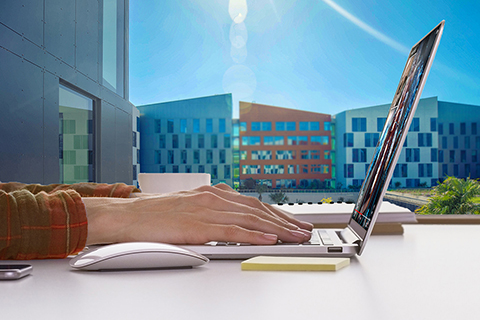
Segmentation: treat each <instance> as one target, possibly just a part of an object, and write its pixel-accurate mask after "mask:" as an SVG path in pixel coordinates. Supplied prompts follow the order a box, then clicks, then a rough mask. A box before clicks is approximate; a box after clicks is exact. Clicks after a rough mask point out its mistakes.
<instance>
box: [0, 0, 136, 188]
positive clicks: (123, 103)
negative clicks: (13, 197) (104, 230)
mask: <svg viewBox="0 0 480 320" xmlns="http://www.w3.org/2000/svg"><path fill="white" fill-rule="evenodd" d="M128 8H129V2H128V0H104V1H97V0H86V1H22V2H18V1H2V2H1V4H0V74H1V75H2V76H1V77H0V110H1V116H0V135H1V136H2V139H1V140H0V150H2V156H1V157H0V180H2V181H21V182H26V183H43V184H48V183H59V182H65V183H70V182H79V181H95V182H106V183H112V182H125V183H129V184H130V183H132V181H133V159H132V132H133V128H132V123H133V118H132V112H133V110H134V109H133V108H134V106H133V105H132V104H131V103H130V102H129V95H128V12H129V10H128Z"/></svg>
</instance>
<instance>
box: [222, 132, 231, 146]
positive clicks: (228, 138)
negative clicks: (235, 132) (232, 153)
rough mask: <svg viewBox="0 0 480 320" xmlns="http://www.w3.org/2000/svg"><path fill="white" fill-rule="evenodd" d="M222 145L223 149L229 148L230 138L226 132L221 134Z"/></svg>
mask: <svg viewBox="0 0 480 320" xmlns="http://www.w3.org/2000/svg"><path fill="white" fill-rule="evenodd" d="M223 147H224V148H225V149H228V148H231V139H230V134H228V133H226V134H224V135H223Z"/></svg>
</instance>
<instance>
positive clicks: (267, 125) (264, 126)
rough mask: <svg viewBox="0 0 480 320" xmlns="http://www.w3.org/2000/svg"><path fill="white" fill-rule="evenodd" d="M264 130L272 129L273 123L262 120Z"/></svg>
mask: <svg viewBox="0 0 480 320" xmlns="http://www.w3.org/2000/svg"><path fill="white" fill-rule="evenodd" d="M262 131H272V123H271V122H262Z"/></svg>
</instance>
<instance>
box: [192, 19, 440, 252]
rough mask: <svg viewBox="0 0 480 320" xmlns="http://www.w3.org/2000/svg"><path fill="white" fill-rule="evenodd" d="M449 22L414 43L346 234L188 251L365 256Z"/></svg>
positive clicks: (327, 232)
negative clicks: (306, 240)
mask: <svg viewBox="0 0 480 320" xmlns="http://www.w3.org/2000/svg"><path fill="white" fill-rule="evenodd" d="M444 24H445V21H442V22H440V24H439V25H437V26H436V27H435V28H434V29H433V30H432V31H430V32H429V33H428V34H427V35H426V36H425V37H423V38H422V39H421V40H420V41H419V42H418V43H417V44H415V45H414V46H413V48H412V50H411V51H410V54H409V56H408V59H407V64H406V66H405V69H404V70H403V73H402V76H401V78H400V83H399V85H398V88H397V91H396V92H395V95H394V98H393V102H392V104H391V107H390V110H389V112H388V116H387V120H386V121H385V125H384V128H383V131H382V133H381V134H380V138H379V142H378V144H377V147H376V148H375V151H374V155H373V158H372V161H371V163H370V166H369V168H368V170H367V173H366V177H365V180H364V182H363V184H362V186H361V188H360V191H359V196H358V199H357V202H356V204H355V205H354V207H353V212H352V214H351V216H350V219H349V222H348V225H347V227H346V228H344V229H314V230H313V232H312V239H311V240H310V241H309V242H307V243H302V244H292V243H278V244H276V245H249V244H240V243H219V242H209V243H207V244H205V245H188V246H184V247H186V248H188V249H191V250H193V251H195V252H198V253H200V254H203V255H205V256H207V257H208V258H210V259H246V258H251V257H254V256H260V255H267V256H311V257H351V256H354V255H361V254H362V252H363V250H364V249H365V245H366V243H367V240H368V238H369V236H370V234H371V233H372V229H373V226H374V224H375V221H376V220H377V216H378V213H379V209H380V205H381V202H382V199H383V196H384V195H385V192H386V191H387V188H388V185H389V183H390V180H391V177H392V174H393V171H394V169H395V165H396V163H397V160H398V157H399V155H400V151H401V149H402V146H403V143H404V141H405V138H406V136H407V133H408V128H409V127H410V123H411V122H412V119H413V115H414V113H415V110H416V108H417V104H418V101H419V100H420V96H421V93H422V90H423V87H424V85H425V81H426V80H427V76H428V72H429V71H430V67H431V65H432V62H433V59H434V57H435V53H436V51H437V48H438V44H439V42H440V38H441V36H442V33H443V27H444Z"/></svg>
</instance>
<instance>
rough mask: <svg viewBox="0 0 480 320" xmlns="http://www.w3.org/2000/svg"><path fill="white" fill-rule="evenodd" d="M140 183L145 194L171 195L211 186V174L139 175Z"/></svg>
mask: <svg viewBox="0 0 480 320" xmlns="http://www.w3.org/2000/svg"><path fill="white" fill-rule="evenodd" d="M138 183H139V184H140V189H141V190H142V192H145V193H169V192H176V191H187V190H192V189H195V188H198V187H201V186H209V185H210V183H211V182H210V174H209V173H139V174H138Z"/></svg>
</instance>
